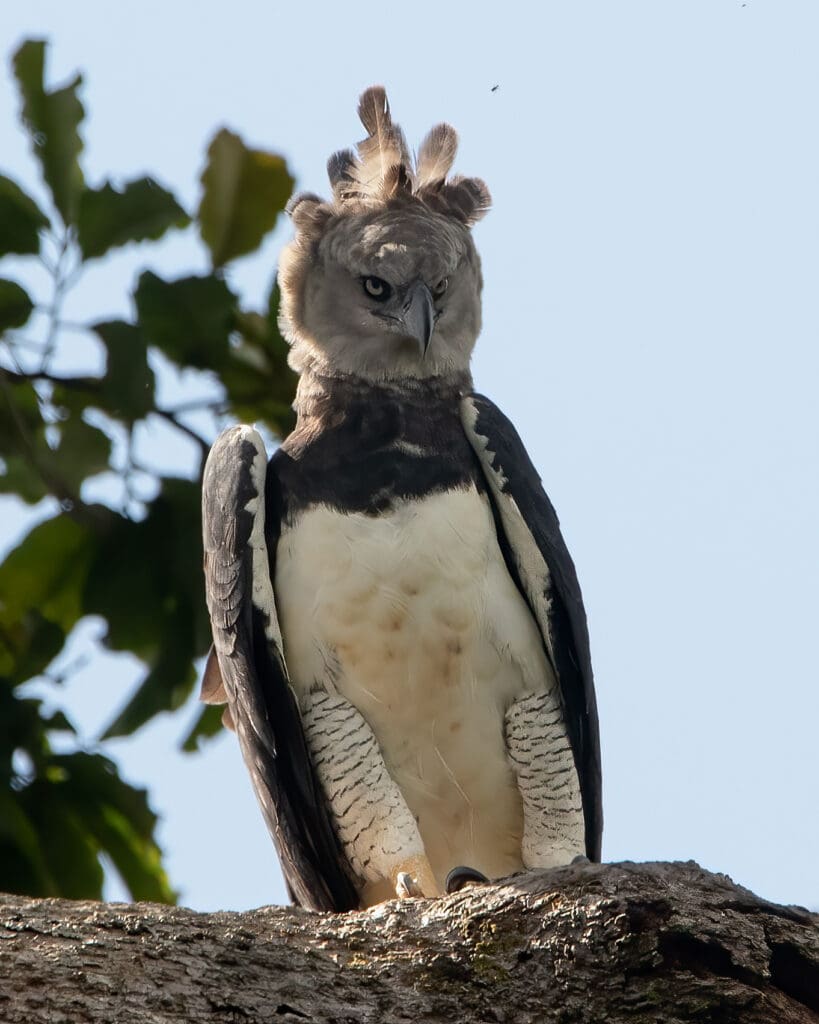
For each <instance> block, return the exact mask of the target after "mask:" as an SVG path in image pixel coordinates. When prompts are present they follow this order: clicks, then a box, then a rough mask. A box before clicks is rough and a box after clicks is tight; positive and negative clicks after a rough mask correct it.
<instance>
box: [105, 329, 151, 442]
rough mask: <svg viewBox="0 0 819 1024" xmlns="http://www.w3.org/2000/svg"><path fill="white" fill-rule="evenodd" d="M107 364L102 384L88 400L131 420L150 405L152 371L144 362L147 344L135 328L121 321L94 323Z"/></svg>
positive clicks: (144, 412)
mask: <svg viewBox="0 0 819 1024" xmlns="http://www.w3.org/2000/svg"><path fill="white" fill-rule="evenodd" d="M93 329H94V331H95V333H96V334H98V335H99V337H100V338H101V339H102V342H103V344H104V345H105V350H106V352H107V354H108V363H107V367H106V371H105V377H104V378H103V382H102V387H101V388H100V393H99V395H98V397H97V399H96V400H95V401H94V402H93V403H92V404H94V405H96V406H97V407H98V408H100V409H103V410H104V411H105V412H109V413H112V414H113V415H114V416H117V417H119V418H120V419H123V420H125V421H126V422H128V423H133V422H134V421H135V420H138V419H141V418H142V417H143V416H146V415H147V414H148V413H149V412H150V411H151V409H153V408H154V383H155V382H154V373H153V370H152V369H151V367H150V366H149V365H148V346H147V344H146V342H145V338H144V336H143V334H142V332H141V331H140V329H139V328H138V327H136V326H135V325H134V324H129V323H126V322H125V321H124V320H108V321H105V322H103V323H98V324H94V328H93Z"/></svg>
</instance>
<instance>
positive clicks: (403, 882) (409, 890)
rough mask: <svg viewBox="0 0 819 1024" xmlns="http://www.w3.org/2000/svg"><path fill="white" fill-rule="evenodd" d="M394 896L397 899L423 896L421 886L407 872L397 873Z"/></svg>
mask: <svg viewBox="0 0 819 1024" xmlns="http://www.w3.org/2000/svg"><path fill="white" fill-rule="evenodd" d="M395 894H396V896H398V898H399V899H402V900H404V899H408V898H409V897H410V896H423V895H424V894H423V893H422V892H421V886H420V885H419V884H418V883H417V882H416V881H415V879H414V878H413V877H412V875H411V874H410V873H409V871H399V872H398V878H397V879H396V882H395Z"/></svg>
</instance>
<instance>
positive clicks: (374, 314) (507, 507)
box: [202, 87, 602, 911]
mask: <svg viewBox="0 0 819 1024" xmlns="http://www.w3.org/2000/svg"><path fill="white" fill-rule="evenodd" d="M359 116H360V117H361V120H362V122H363V124H364V127H365V128H366V131H367V138H366V139H364V141H363V142H361V143H359V145H358V149H357V153H353V152H352V151H351V150H347V151H344V152H341V153H337V154H335V155H334V156H333V157H331V159H330V161H329V165H328V171H329V176H330V181H331V184H332V190H333V198H332V200H331V201H329V202H327V201H324V200H322V199H321V198H319V197H318V196H316V195H312V194H301V195H297V196H295V197H294V198H293V199H292V200H291V202H290V204H289V207H288V212H289V213H290V215H291V217H292V220H293V224H294V226H295V238H294V240H293V241H292V242H291V243H290V244H289V245H288V246H287V248H286V249H285V251H284V253H283V256H282V259H281V264H280V268H279V283H280V288H281V329H282V332H283V334H284V336H285V337H286V339H287V340H288V342H289V343H290V345H291V354H290V362H291V365H292V366H293V368H294V369H295V370H296V371H297V372H298V373H299V375H300V379H299V384H298V390H297V395H296V401H295V405H294V408H295V410H296V412H297V417H298V418H297V423H296V427H295V429H294V431H293V432H292V433H291V434H290V435H289V437H287V438H286V439H285V440H284V441H283V442H282V444H281V446H280V447H279V449H278V450H277V451H276V452H275V454H274V455H273V457H272V458H271V459H270V460H269V461H268V457H267V453H266V451H265V448H264V445H263V443H262V439H261V437H260V436H259V434H258V433H257V432H256V431H255V430H254V429H253V428H252V427H250V426H235V427H231V428H229V429H228V430H226V431H224V433H222V434H221V436H220V437H219V438H218V440H217V441H216V443H215V444H214V446H213V449H212V451H211V453H210V456H209V459H208V462H207V466H206V469H205V477H204V485H203V519H204V547H205V577H206V592H207V601H208V608H209V612H210V617H211V621H212V625H213V639H214V648H213V652H212V655H211V658H210V659H209V662H208V666H207V669H206V672H205V679H204V683H203V694H202V696H203V699H204V700H206V701H208V702H211V703H227V705H228V711H227V716H226V720H227V721H228V722H229V724H232V726H233V727H234V728H235V730H236V732H237V734H238V737H239V742H240V745H241V750H242V754H243V757H244V760H245V762H246V764H247V768H248V770H249V772H250V775H251V779H252V782H253V786H254V789H255V791H256V795H257V797H258V800H259V803H260V805H261V808H262V812H263V814H264V817H265V819H266V822H267V825H268V827H269V829H270V832H271V835H272V837H273V840H274V843H275V845H276V849H277V851H278V855H279V859H280V861H281V865H282V868H283V872H284V876H285V879H286V882H287V885H288V888H289V891H290V894H291V896H292V898H293V899H294V900H295V901H296V902H297V903H299V904H301V905H303V906H306V907H311V908H314V909H317V910H324V911H328V910H335V911H342V910H348V909H352V908H358V907H363V906H369V905H372V904H373V903H375V902H378V901H380V900H383V899H385V898H388V897H391V896H394V895H399V896H408V895H410V896H412V895H424V896H433V895H435V894H438V893H440V892H441V891H443V890H444V889H447V888H448V889H452V888H455V887H457V886H458V885H459V884H461V883H462V882H463V881H464V880H465V879H469V878H481V877H487V878H498V877H502V876H506V875H509V874H512V873H514V872H515V871H519V870H522V869H523V868H527V867H552V866H555V865H560V864H565V863H568V862H570V861H572V860H573V859H574V858H576V857H579V856H587V857H589V858H590V859H592V860H599V859H600V842H601V832H602V809H601V773H600V748H599V737H598V724H597V710H596V703H595V695H594V688H593V681H592V668H591V661H590V655H589V642H588V632H587V627H586V616H585V612H584V609H583V603H582V598H581V594H580V588H579V585H578V582H577V577H576V574H575V569H574V565H573V563H572V560H571V558H570V556H569V553H568V551H567V550H566V546H565V544H564V542H563V538H562V536H561V534H560V529H559V524H558V520H557V516H556V514H555V512H554V509H553V508H552V505H551V504H550V502H549V499H548V498H547V496H546V494H545V493H544V491H543V489H542V486H541V483H540V480H539V478H538V475H537V473H536V471H535V469H534V467H533V466H532V463H531V461H530V459H529V457H528V455H527V453H526V450H525V449H524V447H523V444H522V442H521V440H520V438H519V436H518V434H517V433H516V431H515V428H514V427H513V426H512V424H511V423H510V422H509V420H507V419H506V417H505V416H504V415H503V413H501V412H500V411H499V410H498V409H497V408H496V407H495V406H494V405H493V404H492V403H491V402H490V401H489V400H488V399H486V398H484V397H483V396H481V395H479V394H476V393H475V392H474V391H473V389H472V378H471V375H470V365H469V364H470V355H471V352H472V349H473V347H474V345H475V341H476V339H477V337H478V333H479V331H480V326H481V285H482V279H481V268H480V260H479V257H478V253H477V251H476V248H475V244H474V242H473V239H472V236H471V232H470V227H471V226H472V225H473V224H474V223H475V222H476V221H477V220H479V219H480V218H481V217H482V216H483V215H484V214H485V213H486V211H487V209H488V207H489V203H490V197H489V192H488V190H487V188H486V186H485V185H484V183H483V182H482V181H480V180H478V179H477V178H464V177H448V175H449V171H450V168H451V166H452V163H453V161H454V158H455V151H456V145H457V136H456V134H455V131H454V130H453V129H452V128H451V127H450V126H449V125H445V124H442V125H438V126H437V127H435V128H433V129H432V131H431V132H430V133H429V134H428V135H427V137H426V138H425V140H424V141H423V143H422V144H421V147H420V150H419V151H418V155H417V158H416V159H415V160H413V158H412V157H411V155H410V153H409V150H408V149H407V145H406V142H405V140H404V137H403V134H402V132H401V130H400V128H399V127H398V126H397V125H396V124H394V123H393V121H392V119H391V116H390V108H389V105H388V102H387V98H386V95H385V93H384V90H383V89H382V88H380V87H375V88H371V89H369V90H367V91H366V92H365V93H364V94H363V96H362V97H361V100H360V105H359Z"/></svg>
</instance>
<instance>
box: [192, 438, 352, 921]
mask: <svg viewBox="0 0 819 1024" xmlns="http://www.w3.org/2000/svg"><path fill="white" fill-rule="evenodd" d="M266 462H267V455H266V453H265V449H264V444H263V442H262V439H261V437H260V436H259V434H258V433H257V432H256V431H255V430H253V429H252V428H251V427H247V426H238V427H230V428H229V429H227V430H226V431H224V432H223V433H222V434H221V435H220V436H219V437H218V438H217V440H216V442H215V444H214V445H213V448H212V449H211V452H210V455H209V457H208V461H207V464H206V467H205V475H204V480H203V485H202V525H203V537H204V548H205V587H206V596H207V603H208V611H209V613H210V618H211V624H212V628H213V642H214V650H215V652H216V656H217V658H218V667H219V673H220V675H221V678H222V687H223V690H224V695H225V696H226V697H227V701H228V707H229V709H230V716H231V718H232V719H233V723H234V726H235V729H236V732H237V734H238V737H239V743H240V747H241V750H242V756H243V758H244V761H245V764H246V766H247V769H248V771H249V773H250V776H251V780H252V782H253V788H254V790H255V792H256V796H257V798H258V801H259V804H260V806H261V809H262V814H263V816H264V818H265V821H266V823H267V827H268V829H269V831H270V834H271V836H272V838H273V841H274V844H275V846H276V849H277V852H278V855H279V860H280V861H281V865H282V870H283V872H284V876H285V880H286V882H287V885H288V889H289V890H290V893H291V896H292V897H293V898H294V900H295V901H296V902H297V903H299V904H301V905H302V906H306V907H310V908H312V909H315V910H323V911H341V910H349V909H353V908H355V907H357V906H358V896H357V893H356V891H355V888H354V887H353V885H352V882H351V880H350V877H349V875H348V873H347V870H346V866H345V861H344V859H343V856H342V853H341V849H340V846H339V843H338V840H337V838H336V835H335V832H334V830H333V828H332V826H331V824H330V819H329V816H328V812H327V808H326V805H325V801H324V798H323V795H322V793H321V791H320V789H319V786H318V783H317V780H316V777H315V774H314V771H313V768H312V764H311V762H310V758H309V755H308V752H307V746H306V743H305V739H304V734H303V731H302V726H301V718H300V715H299V711H298V706H297V703H296V698H295V696H294V694H293V691H292V689H291V687H290V685H289V681H288V677H287V669H286V665H285V661H284V656H283V652H282V642H281V633H280V631H279V624H278V619H277V615H276V608H275V600H274V595H273V587H272V583H271V568H272V566H273V564H274V563H273V559H272V558H271V559H270V560H268V551H267V546H268V544H269V545H270V548H271V554H272V555H273V556H275V544H276V540H277V538H278V532H279V524H278V514H279V511H278V510H279V508H280V505H281V502H280V500H279V499H278V481H277V479H276V478H275V475H274V474H273V473H268V472H267V471H266ZM266 520H267V522H266ZM265 534H267V539H266V536H265ZM209 671H210V673H211V679H210V680H208V684H207V691H208V697H211V698H213V697H218V696H220V695H221V694H220V690H219V684H218V680H214V679H213V678H212V674H213V669H212V667H211V668H210V669H209Z"/></svg>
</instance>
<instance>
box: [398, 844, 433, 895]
mask: <svg viewBox="0 0 819 1024" xmlns="http://www.w3.org/2000/svg"><path fill="white" fill-rule="evenodd" d="M392 878H393V887H394V889H395V895H396V896H397V897H398V898H399V899H406V898H407V897H410V896H437V895H438V894H439V890H438V883H437V882H436V881H435V875H434V874H433V873H432V868H431V867H430V864H429V861H428V860H427V858H426V857H425V856H424V855H423V854H421V855H419V856H415V857H407V859H406V860H404V861H402V862H401V863H400V864H398V865H397V866H396V868H395V870H394V871H393V873H392Z"/></svg>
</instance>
